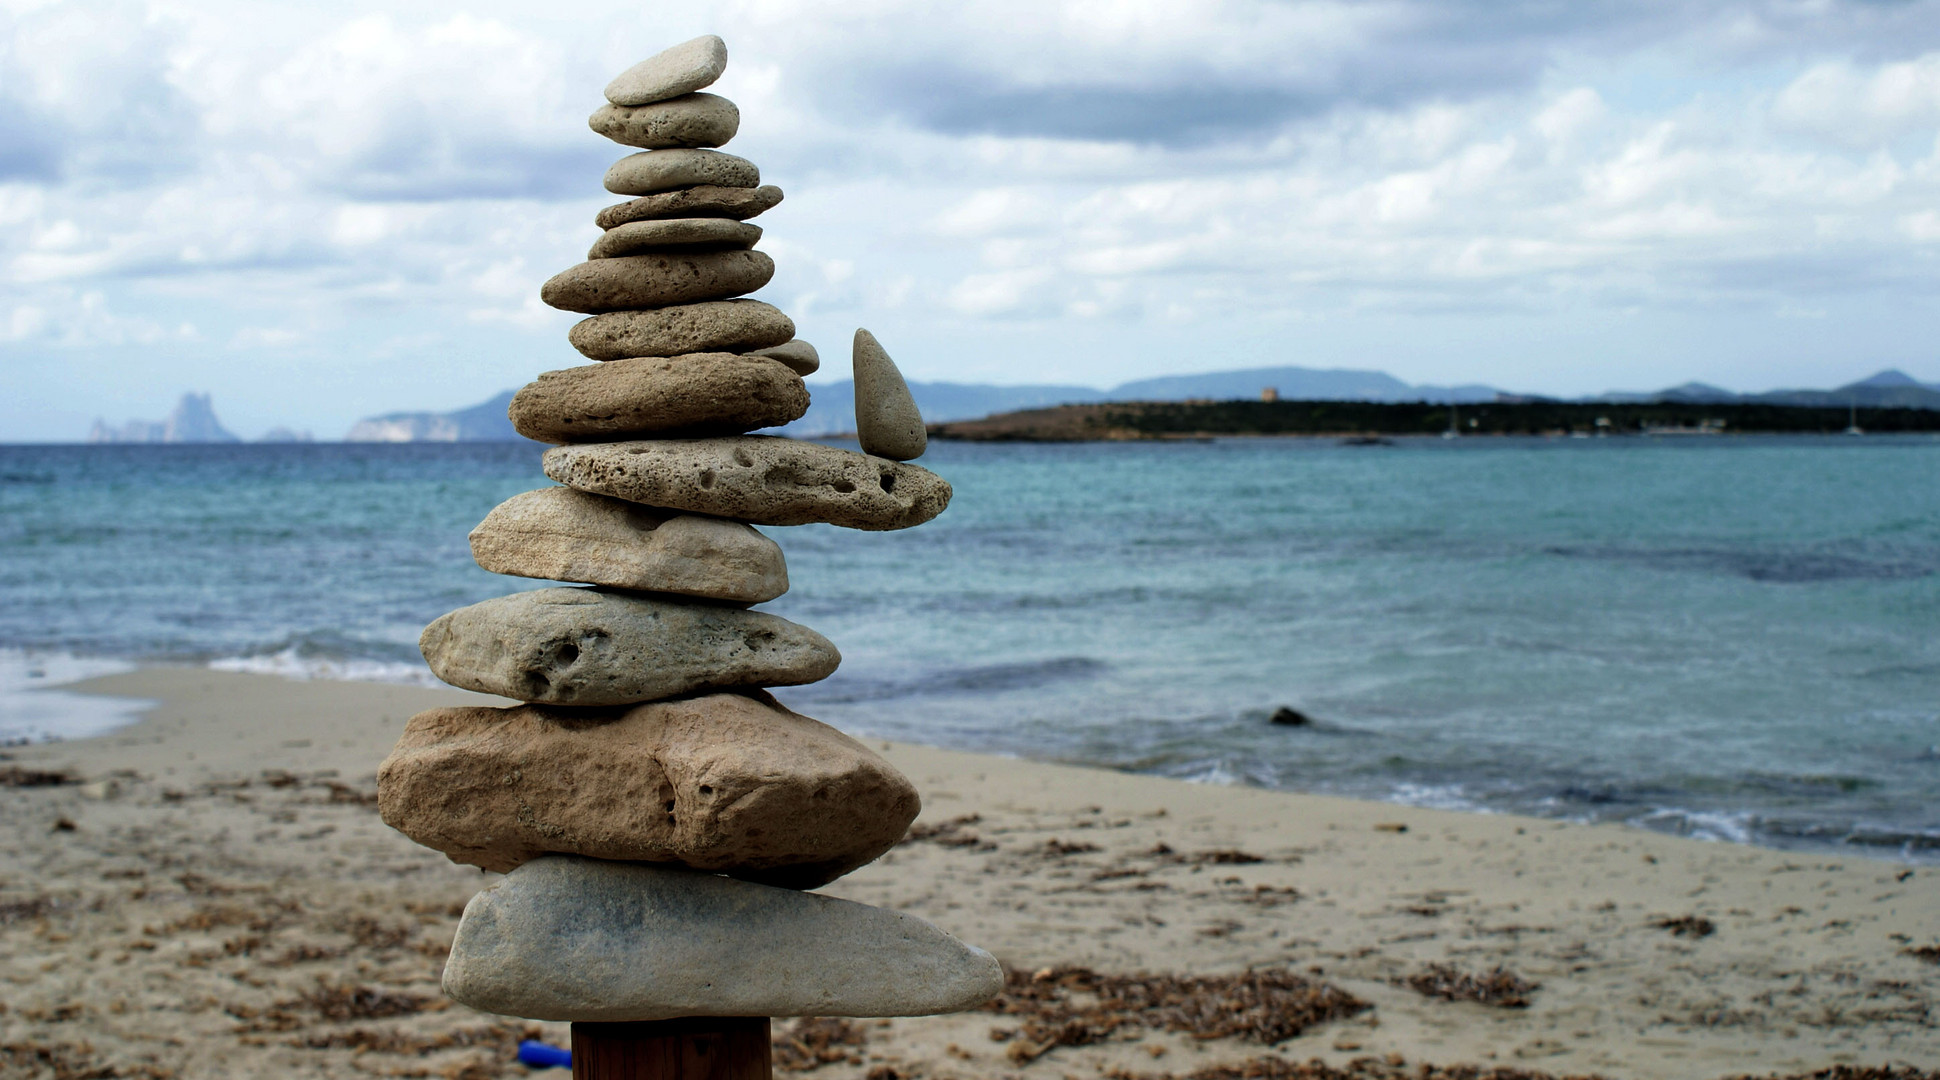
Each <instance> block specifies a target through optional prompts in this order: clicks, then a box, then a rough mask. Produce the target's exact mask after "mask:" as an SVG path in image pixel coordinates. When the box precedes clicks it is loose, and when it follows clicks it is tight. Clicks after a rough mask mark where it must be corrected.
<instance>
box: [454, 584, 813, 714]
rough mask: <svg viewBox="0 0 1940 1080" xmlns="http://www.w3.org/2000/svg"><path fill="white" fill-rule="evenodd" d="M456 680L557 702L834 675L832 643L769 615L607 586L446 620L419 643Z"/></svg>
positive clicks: (656, 696) (504, 600) (647, 697)
mask: <svg viewBox="0 0 1940 1080" xmlns="http://www.w3.org/2000/svg"><path fill="white" fill-rule="evenodd" d="M418 648H419V649H420V650H421V651H422V652H423V653H424V659H425V663H427V664H429V665H431V673H432V674H434V675H436V676H438V677H439V678H440V679H443V680H444V681H446V682H448V683H450V684H451V685H453V686H460V687H463V688H465V689H467V690H476V691H478V692H479V693H481V694H497V695H499V696H500V697H509V698H515V699H517V700H519V701H536V702H542V703H545V704H548V705H631V704H636V703H638V702H642V701H659V700H661V699H663V698H671V697H678V696H680V695H682V694H691V693H693V692H695V691H697V690H715V689H723V688H727V687H739V686H797V685H800V684H802V683H812V682H818V681H820V680H822V679H826V678H828V677H829V676H830V675H832V674H834V672H835V669H836V666H837V665H839V664H840V663H841V662H842V654H841V653H839V652H837V651H836V649H835V646H834V645H833V644H831V643H830V642H829V639H827V638H825V637H823V636H822V635H820V634H818V633H816V632H815V631H813V630H810V629H809V628H808V627H806V626H800V625H797V624H796V623H792V622H789V621H788V620H787V619H784V618H782V617H781V616H779V615H770V614H768V613H767V612H765V611H747V610H744V609H741V608H736V607H724V606H721V605H717V604H705V603H701V602H699V601H691V602H683V601H680V600H674V599H671V598H668V597H659V596H643V595H638V594H633V593H621V592H607V591H605V590H602V589H563V588H562V589H533V590H531V591H530V592H520V593H513V594H512V595H510V596H500V597H495V598H493V599H491V600H486V601H484V602H482V603H477V604H473V605H471V606H470V607H462V608H459V609H458V610H457V611H453V612H450V613H449V614H446V615H444V616H441V617H440V618H438V619H437V620H435V621H434V622H432V624H431V625H430V626H427V627H425V628H424V633H423V634H422V635H420V636H419V638H418Z"/></svg>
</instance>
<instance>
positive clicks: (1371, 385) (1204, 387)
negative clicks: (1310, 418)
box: [780, 367, 1502, 436]
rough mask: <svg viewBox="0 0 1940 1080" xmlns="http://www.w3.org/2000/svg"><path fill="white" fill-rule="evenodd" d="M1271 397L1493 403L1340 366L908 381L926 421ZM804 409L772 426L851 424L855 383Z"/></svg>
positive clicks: (1462, 391)
mask: <svg viewBox="0 0 1940 1080" xmlns="http://www.w3.org/2000/svg"><path fill="white" fill-rule="evenodd" d="M1268 389H1271V390H1272V391H1273V392H1274V393H1275V394H1276V395H1277V396H1279V397H1281V398H1284V399H1287V400H1289V401H1292V400H1315V401H1433V402H1445V401H1448V400H1450V399H1453V400H1455V401H1458V402H1470V401H1494V400H1495V399H1496V398H1497V397H1499V396H1501V393H1502V392H1501V391H1499V390H1497V389H1495V388H1494V387H1492V386H1473V385H1471V386H1415V385H1412V384H1409V383H1405V382H1402V381H1401V380H1400V379H1397V378H1395V377H1394V376H1392V375H1389V374H1386V373H1385V372H1380V371H1356V370H1352V369H1347V368H1303V367H1270V368H1246V369H1243V370H1239V371H1214V372H1207V373H1205V374H1200V375H1167V376H1164V377H1162V378H1156V379H1138V380H1135V381H1133V382H1128V383H1122V384H1120V385H1118V386H1115V387H1113V388H1111V389H1110V390H1099V389H1097V388H1095V387H1090V386H1070V385H1052V384H1041V383H1040V384H1034V385H1024V386H991V385H987V384H981V383H947V382H934V383H932V382H912V383H910V384H909V392H910V396H911V397H913V398H915V399H916V407H917V408H919V409H921V410H922V412H923V419H924V420H926V421H928V422H930V423H945V422H948V421H951V420H975V419H978V418H980V417H985V416H991V415H993V414H996V413H1003V412H1015V411H1017V410H1019V409H1037V408H1045V407H1048V406H1052V405H1082V404H1088V403H1092V402H1100V401H1191V400H1196V399H1207V400H1213V401H1228V400H1233V399H1238V398H1244V399H1248V400H1257V399H1258V398H1259V397H1260V396H1261V394H1262V393H1263V392H1264V391H1266V390H1268ZM813 396H814V402H813V404H811V405H809V407H808V413H807V415H805V416H803V417H802V418H801V419H800V420H797V421H795V422H794V423H792V424H789V425H787V426H786V427H783V428H781V429H780V431H781V433H782V434H784V435H796V436H815V435H833V434H837V433H841V432H850V431H854V430H855V384H854V383H852V382H850V381H849V380H847V379H844V380H842V381H840V382H830V383H820V384H817V385H816V386H815V387H814V395H813Z"/></svg>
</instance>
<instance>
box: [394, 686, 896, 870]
mask: <svg viewBox="0 0 1940 1080" xmlns="http://www.w3.org/2000/svg"><path fill="white" fill-rule="evenodd" d="M377 808H378V810H379V811H380V812H381V813H382V814H383V816H384V820H385V821H386V822H387V823H389V824H390V825H391V826H392V827H393V828H395V829H397V830H398V831H399V832H402V833H404V834H405V835H406V836H409V837H410V838H411V839H413V840H416V841H417V842H418V843H420V844H423V845H425V846H426V847H429V848H435V849H437V850H439V851H442V852H444V853H445V854H446V855H448V856H450V857H451V859H452V861H453V862H461V863H470V864H472V865H474V866H481V867H484V868H485V869H487V870H495V871H500V872H503V871H506V870H510V869H512V868H513V867H515V866H518V865H519V864H521V863H524V862H527V861H529V860H531V859H535V858H538V857H539V856H541V855H544V854H546V853H548V852H563V853H566V854H572V855H589V856H592V857H594V858H599V859H621V860H626V861H629V862H653V863H672V864H676V865H681V866H688V867H692V868H694V869H697V870H706V871H711V872H719V873H726V874H732V875H734V876H735V877H739V878H745V879H748V880H750V881H760V882H764V883H767V884H770V885H778V886H782V887H784V888H791V889H812V888H815V887H816V886H818V885H824V884H827V883H828V882H830V881H833V880H835V879H836V878H838V877H840V876H842V875H843V874H846V873H848V872H849V871H851V870H853V869H855V868H856V867H858V866H861V865H863V864H864V863H867V862H869V861H870V860H872V859H874V858H876V856H878V855H881V854H882V853H883V852H885V851H888V850H889V849H890V848H891V847H892V846H894V845H895V844H896V842H897V841H899V840H901V839H902V838H903V834H904V832H905V831H906V830H907V829H908V828H909V823H910V822H911V821H913V820H915V818H916V813H917V811H918V810H919V809H921V803H920V801H919V800H918V799H917V797H916V789H915V788H914V787H913V786H911V784H910V782H909V781H908V780H907V779H905V778H904V776H903V775H902V774H901V773H899V772H897V771H896V769H895V767H894V766H892V765H890V764H889V763H888V762H887V761H884V760H883V759H882V758H880V757H877V756H876V755H875V754H873V753H871V752H870V751H869V749H868V748H867V747H865V746H863V745H862V744H861V743H858V742H857V741H855V740H854V739H851V738H849V737H848V736H847V735H844V734H842V733H841V732H839V731H837V730H835V729H834V728H832V727H830V726H828V725H827V724H823V723H820V722H818V721H815V720H811V719H809V718H808V717H806V716H801V715H798V714H796V713H793V712H790V711H789V710H787V709H786V708H783V707H782V706H781V705H780V704H779V703H777V702H776V701H775V700H774V698H772V697H769V696H768V695H766V694H762V693H759V692H756V693H753V694H751V695H743V694H707V695H703V696H701V697H690V698H681V699H679V700H677V701H656V702H653V703H652V704H648V705H636V706H634V707H632V708H630V709H625V710H592V711H591V715H589V711H588V710H562V709H554V708H548V707H545V706H538V705H523V706H519V707H517V708H510V709H491V708H478V707H471V708H451V709H432V710H430V711H428V712H421V713H419V714H417V715H416V716H413V717H412V718H411V721H410V723H408V724H406V725H405V727H404V735H403V736H402V737H401V738H400V739H398V743H397V747H396V749H394V750H392V751H391V754H390V756H389V757H388V758H385V759H384V764H383V765H382V766H380V767H379V768H378V770H377Z"/></svg>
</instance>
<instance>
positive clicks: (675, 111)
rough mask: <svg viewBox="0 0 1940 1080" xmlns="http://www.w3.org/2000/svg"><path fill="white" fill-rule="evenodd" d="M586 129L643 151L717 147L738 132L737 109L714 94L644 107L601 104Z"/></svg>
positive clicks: (655, 103)
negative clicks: (680, 147)
mask: <svg viewBox="0 0 1940 1080" xmlns="http://www.w3.org/2000/svg"><path fill="white" fill-rule="evenodd" d="M586 126H588V127H590V128H592V129H593V130H594V131H597V132H599V133H600V134H601V135H604V136H606V137H607V138H609V139H612V140H613V141H614V142H616V143H621V144H623V145H625V146H637V147H640V148H641V149H643V150H662V149H667V148H671V147H677V146H720V145H721V144H723V143H725V142H727V141H728V140H729V139H732V138H734V133H735V132H736V131H737V130H739V129H740V127H741V110H740V109H737V108H735V107H734V102H732V101H729V100H728V99H726V98H724V97H718V96H716V95H714V94H682V95H681V96H680V97H677V98H669V99H667V100H665V101H655V102H651V103H649V104H646V105H602V106H600V107H599V109H598V110H597V111H595V112H594V113H593V115H592V116H590V117H588V118H587V120H586Z"/></svg>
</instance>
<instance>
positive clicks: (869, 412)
mask: <svg viewBox="0 0 1940 1080" xmlns="http://www.w3.org/2000/svg"><path fill="white" fill-rule="evenodd" d="M852 362H853V364H854V370H855V434H856V441H858V442H860V443H861V444H862V452H863V453H865V454H875V455H876V456H878V457H886V458H889V459H890V460H892V461H914V460H916V459H917V458H919V457H922V456H923V451H924V450H927V449H929V445H930V440H929V436H928V435H927V434H925V433H924V431H923V414H922V413H921V412H918V411H917V409H916V399H915V398H913V397H910V396H909V384H908V383H906V382H904V381H903V373H902V372H900V371H897V370H896V361H894V360H891V359H890V358H889V353H888V351H887V350H885V349H884V348H883V347H882V343H881V342H879V341H877V340H876V335H874V334H871V333H870V332H869V331H867V330H857V331H856V332H855V352H854V358H853V361H852Z"/></svg>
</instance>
